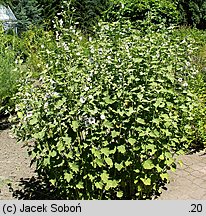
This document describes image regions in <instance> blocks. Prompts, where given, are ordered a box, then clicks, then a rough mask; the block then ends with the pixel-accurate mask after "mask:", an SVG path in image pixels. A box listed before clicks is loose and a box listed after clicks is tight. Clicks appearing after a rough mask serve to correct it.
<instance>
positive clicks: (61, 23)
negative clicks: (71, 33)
mask: <svg viewBox="0 0 206 216" xmlns="http://www.w3.org/2000/svg"><path fill="white" fill-rule="evenodd" d="M63 23H64V22H63V20H62V19H60V20H59V24H60V26H61V27H62V25H63Z"/></svg>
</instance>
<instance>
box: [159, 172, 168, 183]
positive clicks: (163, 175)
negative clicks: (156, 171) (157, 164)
mask: <svg viewBox="0 0 206 216" xmlns="http://www.w3.org/2000/svg"><path fill="white" fill-rule="evenodd" d="M160 177H161V179H162V180H164V179H166V180H167V181H168V180H169V175H168V174H167V173H162V174H160Z"/></svg>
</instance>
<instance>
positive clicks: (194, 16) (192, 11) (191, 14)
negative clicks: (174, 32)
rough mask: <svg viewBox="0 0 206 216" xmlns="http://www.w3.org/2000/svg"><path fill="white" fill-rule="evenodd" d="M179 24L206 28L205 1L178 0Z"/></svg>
mask: <svg viewBox="0 0 206 216" xmlns="http://www.w3.org/2000/svg"><path fill="white" fill-rule="evenodd" d="M177 2H178V11H179V12H180V15H181V24H185V25H190V26H193V27H197V28H199V29H205V28H206V24H205V23H206V2H205V1H204V0H178V1H177Z"/></svg>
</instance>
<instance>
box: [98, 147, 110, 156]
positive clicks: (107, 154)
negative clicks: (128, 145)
mask: <svg viewBox="0 0 206 216" xmlns="http://www.w3.org/2000/svg"><path fill="white" fill-rule="evenodd" d="M100 151H101V153H103V154H104V155H106V156H107V157H108V156H109V153H110V150H109V148H102V149H101V150H100Z"/></svg>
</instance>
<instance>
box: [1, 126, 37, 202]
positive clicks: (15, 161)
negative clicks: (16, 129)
mask: <svg viewBox="0 0 206 216" xmlns="http://www.w3.org/2000/svg"><path fill="white" fill-rule="evenodd" d="M30 162H31V160H30V158H29V156H28V153H27V149H26V147H25V146H23V143H17V141H16V139H14V138H13V137H12V133H11V131H10V130H9V129H6V130H0V200H6V199H15V191H18V190H19V189H20V188H19V187H20V185H21V184H22V181H26V180H28V179H31V178H32V176H35V173H34V168H32V167H30Z"/></svg>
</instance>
